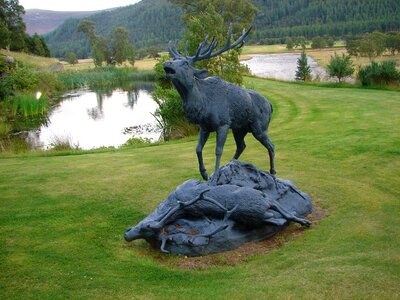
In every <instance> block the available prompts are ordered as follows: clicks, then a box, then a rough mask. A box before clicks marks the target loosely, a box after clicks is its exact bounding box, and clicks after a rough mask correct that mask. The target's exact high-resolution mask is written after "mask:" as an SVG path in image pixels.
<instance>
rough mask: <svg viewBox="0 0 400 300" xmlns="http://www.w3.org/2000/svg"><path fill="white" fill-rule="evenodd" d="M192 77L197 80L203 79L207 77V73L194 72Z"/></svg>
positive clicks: (205, 71)
mask: <svg viewBox="0 0 400 300" xmlns="http://www.w3.org/2000/svg"><path fill="white" fill-rule="evenodd" d="M194 76H195V77H196V78H199V79H205V78H207V76H208V71H207V70H206V69H202V70H194Z"/></svg>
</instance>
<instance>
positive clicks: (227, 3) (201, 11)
mask: <svg viewBox="0 0 400 300" xmlns="http://www.w3.org/2000/svg"><path fill="white" fill-rule="evenodd" d="M170 2H172V3H174V4H177V5H179V6H180V7H182V8H183V11H184V13H183V15H182V20H183V21H184V23H185V24H186V25H187V34H186V39H187V40H188V41H189V55H194V54H195V51H196V50H197V47H198V45H199V43H201V42H202V41H203V40H204V37H205V36H206V35H208V36H210V37H215V39H216V40H217V41H218V44H219V45H224V44H225V43H226V38H227V28H228V27H229V24H230V23H232V27H233V30H232V31H233V36H238V35H240V34H241V32H242V30H243V29H244V28H248V27H249V26H250V24H251V22H252V20H253V18H254V16H255V14H256V12H257V8H256V7H255V6H254V5H253V4H252V1H250V0H218V1H217V0H200V1H186V0H170ZM181 45H182V48H183V45H184V43H181ZM239 54H240V50H238V49H233V50H230V51H229V52H227V53H225V54H222V55H220V56H218V57H215V58H213V59H210V60H205V61H201V62H199V63H197V65H196V66H197V67H198V68H204V69H207V70H208V71H209V74H210V75H217V76H220V77H222V78H223V79H225V80H227V81H230V82H233V83H236V84H239V85H240V84H242V81H243V79H242V76H241V74H240V70H241V65H240V61H239Z"/></svg>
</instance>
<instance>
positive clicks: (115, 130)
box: [28, 82, 161, 149]
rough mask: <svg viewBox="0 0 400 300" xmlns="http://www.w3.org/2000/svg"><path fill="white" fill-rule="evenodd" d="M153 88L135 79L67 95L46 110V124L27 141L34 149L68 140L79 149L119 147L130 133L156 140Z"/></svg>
mask: <svg viewBox="0 0 400 300" xmlns="http://www.w3.org/2000/svg"><path fill="white" fill-rule="evenodd" d="M153 90H154V85H153V84H151V83H148V82H146V83H137V82H135V83H134V84H132V83H129V84H126V85H123V86H119V87H116V88H113V89H110V88H108V89H103V90H96V91H92V90H86V89H82V90H77V91H74V92H73V93H69V94H66V95H65V97H64V98H63V100H62V101H61V102H60V104H59V105H58V106H57V107H56V108H54V110H52V111H51V112H50V113H49V118H48V119H49V122H48V124H47V125H43V126H41V127H40V128H39V129H38V130H36V131H31V132H30V134H29V136H28V140H29V142H30V144H31V145H32V146H33V147H36V148H38V147H39V148H50V147H51V146H52V144H54V143H56V142H57V141H60V140H63V141H64V140H67V141H68V142H69V143H70V144H71V145H72V146H79V147H80V148H82V149H92V148H98V147H102V146H106V147H108V146H114V147H118V146H120V145H121V144H123V143H125V142H126V141H127V140H128V139H129V138H131V137H133V136H134V137H142V138H150V139H152V140H154V141H155V140H158V139H159V137H160V133H161V130H160V129H159V128H158V127H157V124H156V121H155V119H154V117H153V115H152V113H154V112H155V110H156V109H157V104H156V103H155V102H154V101H153V100H152V98H151V92H152V91H153ZM127 128H141V129H142V130H140V131H137V130H136V131H134V130H133V131H132V130H127Z"/></svg>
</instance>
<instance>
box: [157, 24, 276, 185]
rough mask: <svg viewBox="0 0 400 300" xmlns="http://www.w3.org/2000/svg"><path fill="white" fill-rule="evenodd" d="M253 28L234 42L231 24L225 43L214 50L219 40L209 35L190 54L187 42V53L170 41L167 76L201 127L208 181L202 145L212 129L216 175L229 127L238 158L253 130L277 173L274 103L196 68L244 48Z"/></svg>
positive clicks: (199, 148) (189, 115) (188, 113)
mask: <svg viewBox="0 0 400 300" xmlns="http://www.w3.org/2000/svg"><path fill="white" fill-rule="evenodd" d="M250 30H251V28H249V29H248V30H243V34H242V35H241V36H240V37H239V38H238V39H237V40H236V41H234V42H233V43H231V37H232V24H231V25H230V27H229V31H228V38H227V42H226V44H225V46H224V47H223V48H221V49H220V50H217V51H215V52H213V51H214V50H215V49H216V48H217V46H218V42H217V41H216V40H215V39H212V41H211V42H210V43H209V44H208V37H206V38H205V39H204V41H203V42H202V43H200V45H199V47H198V49H197V51H196V54H195V55H194V56H189V55H188V43H187V42H186V49H185V54H184V55H182V54H181V53H179V51H178V50H177V42H176V43H175V44H172V43H171V42H170V43H169V53H170V55H171V57H172V58H173V59H172V60H170V61H167V62H165V63H164V70H165V73H166V77H167V78H168V79H171V80H172V83H173V85H174V86H175V88H176V89H177V90H178V92H179V94H180V97H181V99H182V104H183V108H184V111H185V113H186V116H187V118H188V120H189V121H190V122H192V123H194V124H198V125H199V126H200V133H199V140H198V145H197V148H196V153H197V158H198V162H199V170H200V173H201V176H202V177H203V178H204V179H205V180H208V174H207V171H206V168H205V167H204V162H203V154H202V151H203V148H204V145H205V143H206V142H207V139H208V137H209V135H210V132H214V131H215V132H216V134H217V146H216V151H215V154H216V162H215V173H214V174H215V175H217V172H218V169H219V165H220V160H221V155H222V151H223V148H224V144H225V141H226V137H227V134H228V131H229V128H231V129H232V132H233V135H234V138H235V142H236V147H237V148H236V153H235V155H234V157H233V158H234V159H238V158H239V156H240V155H241V154H242V152H243V150H244V149H245V148H246V144H245V142H244V138H245V136H246V135H247V133H249V132H251V133H252V134H253V136H254V137H255V138H256V139H257V140H258V141H259V142H260V143H261V144H263V145H264V147H266V148H267V150H268V154H269V160H270V173H271V174H272V175H275V173H276V172H275V168H274V145H273V144H272V142H271V140H270V139H269V137H268V134H267V130H268V125H269V122H270V120H271V114H272V110H273V109H272V105H271V104H270V103H269V102H268V101H267V100H266V99H265V98H264V97H263V96H261V95H260V94H259V93H257V92H255V91H253V90H248V89H245V88H241V87H239V86H236V85H233V84H231V83H229V82H226V81H224V80H222V79H221V78H219V77H207V70H198V69H195V68H194V67H193V65H194V63H195V62H198V61H201V60H205V59H210V58H212V57H215V56H217V55H220V54H221V53H223V52H225V51H228V50H230V49H233V48H235V47H241V46H243V44H244V39H245V38H246V37H247V35H248V34H249V32H250Z"/></svg>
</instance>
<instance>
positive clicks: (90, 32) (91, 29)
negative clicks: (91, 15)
mask: <svg viewBox="0 0 400 300" xmlns="http://www.w3.org/2000/svg"><path fill="white" fill-rule="evenodd" d="M76 30H77V32H82V33H84V34H86V35H87V37H88V38H89V41H90V44H91V45H92V46H93V45H94V44H95V42H96V38H97V34H96V23H95V22H93V21H90V20H89V19H83V20H82V21H81V22H80V23H79V25H78V28H77V29H76Z"/></svg>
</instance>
